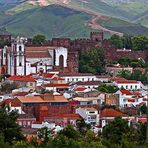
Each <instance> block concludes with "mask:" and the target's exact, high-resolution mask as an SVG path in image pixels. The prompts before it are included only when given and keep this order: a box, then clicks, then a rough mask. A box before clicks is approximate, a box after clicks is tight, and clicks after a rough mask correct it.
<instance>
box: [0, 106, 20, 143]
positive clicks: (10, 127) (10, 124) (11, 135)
mask: <svg viewBox="0 0 148 148" xmlns="http://www.w3.org/2000/svg"><path fill="white" fill-rule="evenodd" d="M17 118H18V114H17V112H15V111H12V112H7V111H6V109H5V108H0V136H1V138H0V139H1V142H5V143H7V142H8V143H10V144H12V142H13V141H17V140H23V135H22V134H21V132H20V127H19V125H18V124H17V123H16V120H17Z"/></svg>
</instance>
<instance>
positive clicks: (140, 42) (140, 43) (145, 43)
mask: <svg viewBox="0 0 148 148" xmlns="http://www.w3.org/2000/svg"><path fill="white" fill-rule="evenodd" d="M132 44H133V50H148V38H147V37H145V36H142V35H140V36H135V37H133V38H132Z"/></svg>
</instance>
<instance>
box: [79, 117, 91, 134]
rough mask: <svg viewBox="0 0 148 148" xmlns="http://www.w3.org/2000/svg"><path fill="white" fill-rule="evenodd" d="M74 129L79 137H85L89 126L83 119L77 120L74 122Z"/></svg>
mask: <svg viewBox="0 0 148 148" xmlns="http://www.w3.org/2000/svg"><path fill="white" fill-rule="evenodd" d="M76 128H77V130H78V131H79V132H80V134H81V135H85V134H86V132H87V131H88V130H89V129H90V128H91V125H90V124H87V123H85V121H84V119H79V120H77V121H76Z"/></svg>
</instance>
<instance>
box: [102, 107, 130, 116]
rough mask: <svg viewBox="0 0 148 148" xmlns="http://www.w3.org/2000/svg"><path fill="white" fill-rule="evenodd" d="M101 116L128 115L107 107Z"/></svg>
mask: <svg viewBox="0 0 148 148" xmlns="http://www.w3.org/2000/svg"><path fill="white" fill-rule="evenodd" d="M100 116H101V117H117V116H124V117H126V116H128V115H126V114H124V113H122V112H120V111H118V110H115V109H113V108H105V109H103V110H102V111H101V115H100Z"/></svg>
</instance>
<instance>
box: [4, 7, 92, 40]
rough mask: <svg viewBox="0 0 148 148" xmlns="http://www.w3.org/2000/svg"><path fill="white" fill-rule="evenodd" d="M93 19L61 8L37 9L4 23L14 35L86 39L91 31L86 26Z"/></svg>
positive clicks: (22, 13) (17, 15) (20, 14)
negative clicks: (42, 35)
mask: <svg viewBox="0 0 148 148" xmlns="http://www.w3.org/2000/svg"><path fill="white" fill-rule="evenodd" d="M90 18H91V17H90V16H89V15H86V14H84V13H80V12H77V11H73V10H70V9H67V8H63V7H59V6H54V5H53V6H49V7H44V8H35V9H32V10H27V11H24V12H21V13H19V14H16V15H13V16H11V17H9V19H6V20H4V21H3V24H6V25H5V26H6V27H7V29H8V31H10V32H12V33H13V34H16V35H17V34H20V33H22V35H25V36H33V35H35V34H37V33H42V34H45V35H46V36H47V37H48V38H52V37H73V38H74V37H83V36H84V37H86V36H88V34H89V32H90V29H89V28H87V27H85V26H84V24H85V22H86V21H87V20H89V19H90Z"/></svg>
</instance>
